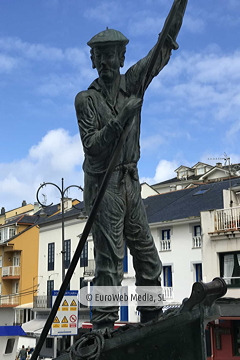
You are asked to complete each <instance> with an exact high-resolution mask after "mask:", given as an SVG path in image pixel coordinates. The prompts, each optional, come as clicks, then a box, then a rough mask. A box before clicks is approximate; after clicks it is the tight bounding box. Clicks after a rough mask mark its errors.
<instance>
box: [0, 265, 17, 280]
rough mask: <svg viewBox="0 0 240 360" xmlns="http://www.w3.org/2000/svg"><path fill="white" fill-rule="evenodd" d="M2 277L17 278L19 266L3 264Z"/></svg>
mask: <svg viewBox="0 0 240 360" xmlns="http://www.w3.org/2000/svg"><path fill="white" fill-rule="evenodd" d="M2 277H3V279H4V278H5V279H6V278H7V279H19V278H20V266H5V267H3V268H2Z"/></svg>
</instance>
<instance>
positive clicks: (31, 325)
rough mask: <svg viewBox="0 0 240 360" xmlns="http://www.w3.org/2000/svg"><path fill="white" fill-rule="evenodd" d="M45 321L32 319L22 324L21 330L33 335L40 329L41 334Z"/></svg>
mask: <svg viewBox="0 0 240 360" xmlns="http://www.w3.org/2000/svg"><path fill="white" fill-rule="evenodd" d="M46 320H47V319H33V320H30V321H28V322H26V323H24V324H22V328H23V330H24V331H25V332H27V333H35V332H37V331H38V330H40V329H41V332H42V329H43V327H44V325H45V322H46ZM41 332H40V333H41Z"/></svg>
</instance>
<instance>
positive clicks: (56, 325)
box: [52, 324, 60, 328]
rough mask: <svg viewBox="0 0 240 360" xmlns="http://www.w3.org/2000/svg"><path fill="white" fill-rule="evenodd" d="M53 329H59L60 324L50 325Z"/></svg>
mask: <svg viewBox="0 0 240 360" xmlns="http://www.w3.org/2000/svg"><path fill="white" fill-rule="evenodd" d="M52 327H53V328H60V324H52Z"/></svg>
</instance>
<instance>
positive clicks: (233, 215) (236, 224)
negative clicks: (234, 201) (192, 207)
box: [214, 206, 240, 231]
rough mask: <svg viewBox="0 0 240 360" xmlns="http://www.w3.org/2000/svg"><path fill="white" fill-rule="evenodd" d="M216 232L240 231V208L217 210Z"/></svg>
mask: <svg viewBox="0 0 240 360" xmlns="http://www.w3.org/2000/svg"><path fill="white" fill-rule="evenodd" d="M214 219H215V231H219V230H231V231H233V230H238V229H240V206H238V207H234V208H230V209H221V210H215V216H214Z"/></svg>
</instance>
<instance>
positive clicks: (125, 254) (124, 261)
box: [123, 243, 128, 273]
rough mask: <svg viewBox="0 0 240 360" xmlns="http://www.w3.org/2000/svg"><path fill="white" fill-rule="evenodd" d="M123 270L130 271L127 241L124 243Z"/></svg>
mask: <svg viewBox="0 0 240 360" xmlns="http://www.w3.org/2000/svg"><path fill="white" fill-rule="evenodd" d="M123 271H124V272H125V273H127V272H128V252H127V245H126V243H124V258H123Z"/></svg>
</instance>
